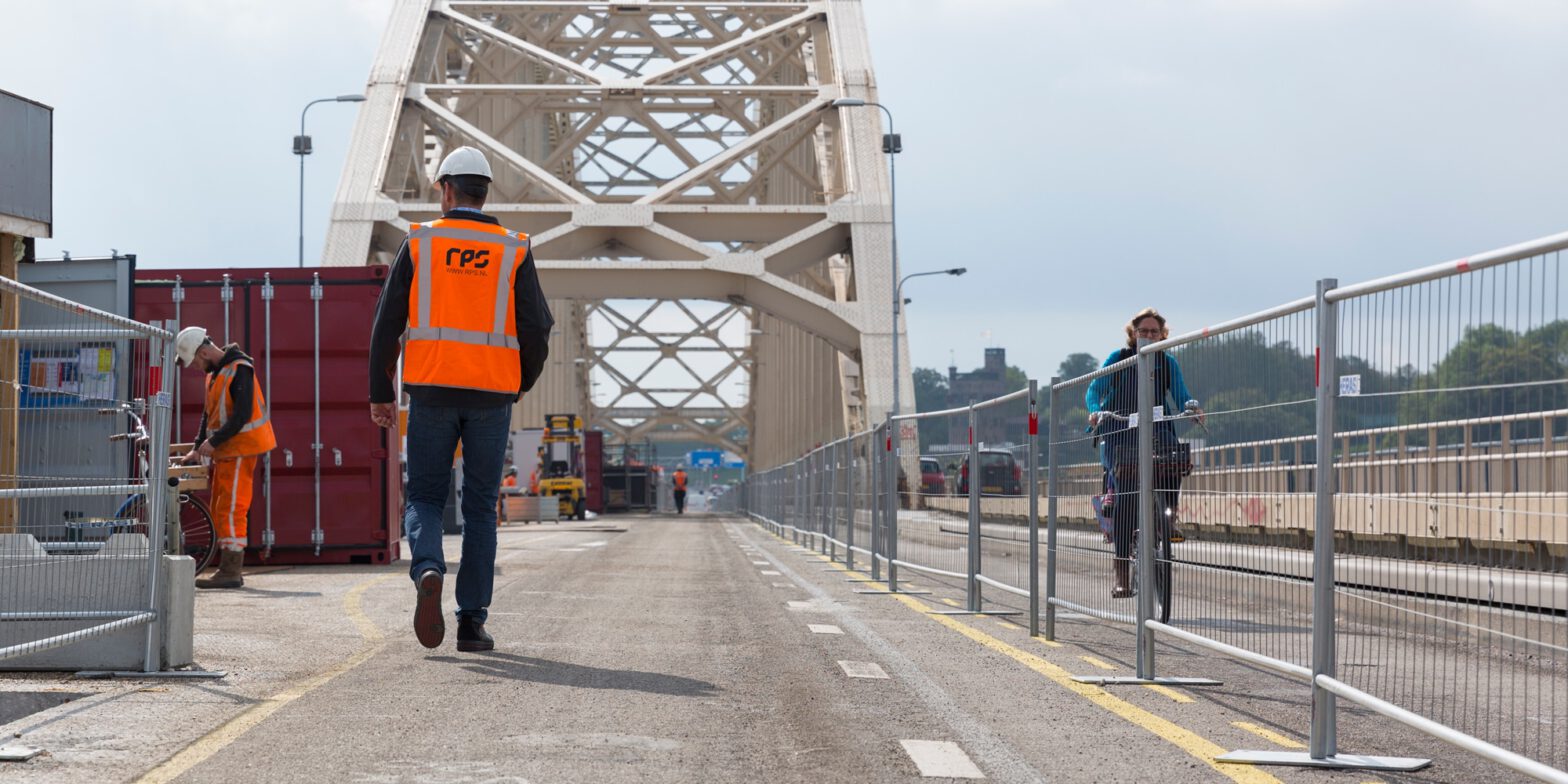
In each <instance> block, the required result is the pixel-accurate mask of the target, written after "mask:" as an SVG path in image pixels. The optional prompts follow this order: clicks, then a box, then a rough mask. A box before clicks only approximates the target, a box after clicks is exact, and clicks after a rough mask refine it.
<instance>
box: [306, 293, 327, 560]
mask: <svg viewBox="0 0 1568 784" xmlns="http://www.w3.org/2000/svg"><path fill="white" fill-rule="evenodd" d="M321 294H322V290H321V273H319V272H317V273H315V274H314V275H312V278H311V284H310V304H311V310H312V311H313V312H314V315H315V329H313V330H312V333H313V334H312V341H313V344H312V346H311V361H312V363H313V364H314V372H313V373H312V374H311V379H312V383H313V384H315V387H316V394H315V418H316V426H315V427H316V429H315V434H316V435H315V438H313V439H312V440H311V445H310V448H311V449H312V450H314V451H315V453H316V525H315V527H314V528H312V529H311V531H310V541H311V543H313V544H315V545H316V555H317V557H319V556H320V555H321V545H322V543H323V542H324V541H325V540H326V537H325V536H324V535H323V534H322V531H321Z"/></svg>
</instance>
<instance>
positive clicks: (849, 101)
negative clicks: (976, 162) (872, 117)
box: [832, 98, 967, 416]
mask: <svg viewBox="0 0 1568 784" xmlns="http://www.w3.org/2000/svg"><path fill="white" fill-rule="evenodd" d="M832 105H833V106H834V107H835V108H841V109H842V108H850V107H856V106H875V107H877V108H878V109H881V110H882V113H883V114H884V115H887V133H885V134H882V152H884V153H886V154H887V156H888V159H887V184H888V208H889V210H890V211H891V212H892V221H891V223H892V229H893V281H894V284H893V415H894V416H897V415H898V414H899V412H900V410H901V405H900V403H901V401H900V399H899V398H900V384H899V383H898V365H899V361H898V354H899V345H898V315H899V311H900V310H901V309H902V308H901V307H900V306H901V305H902V304H903V302H904V295H903V294H902V291H903V288H904V281H906V280H909V279H910V278H918V277H920V276H922V275H962V274H964V273H965V272H966V271H967V270H965V269H964V268H962V267H956V268H954V269H948V270H937V271H935V272H917V273H915V274H913V275H908V276H905V277H904V279H903V280H899V277H898V269H899V265H898V171H897V163H896V162H897V160H898V158H897V155H898V153H901V152H903V151H904V139H903V137H901V136H899V135H898V134H897V133H894V132H893V113H892V112H891V111H889V110H888V108H887V107H886V106H883V105H882V104H880V103H876V102H875V101H867V100H865V99H862V98H839V99H836V100H834V101H833V104H832Z"/></svg>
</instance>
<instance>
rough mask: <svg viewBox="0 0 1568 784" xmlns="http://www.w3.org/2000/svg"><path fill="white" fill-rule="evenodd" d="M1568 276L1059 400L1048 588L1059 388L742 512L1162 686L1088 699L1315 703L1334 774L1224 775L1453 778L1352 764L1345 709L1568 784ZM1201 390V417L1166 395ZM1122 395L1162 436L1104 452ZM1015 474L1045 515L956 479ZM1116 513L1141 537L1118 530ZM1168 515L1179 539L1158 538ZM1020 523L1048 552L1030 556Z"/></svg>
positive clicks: (1294, 325)
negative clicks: (1228, 692)
mask: <svg viewBox="0 0 1568 784" xmlns="http://www.w3.org/2000/svg"><path fill="white" fill-rule="evenodd" d="M1565 250H1568V233H1564V234H1559V235H1554V236H1551V237H1546V238H1543V239H1540V240H1536V241H1533V242H1528V243H1523V244H1520V245H1516V246H1512V247H1509V248H1504V249H1501V250H1498V251H1493V252H1489V253H1485V254H1481V255H1478V256H1472V257H1470V258H1468V259H1463V260H1459V261H1455V262H1449V263H1446V264H1440V265H1435V266H1432V267H1427V268H1423V269H1419V270H1415V271H1413V272H1410V273H1406V274H1403V275H1396V276H1391V277H1388V278H1382V279H1378V280H1374V281H1370V282H1367V283H1362V284H1357V285H1353V286H1339V285H1337V283H1336V282H1335V281H1333V280H1324V281H1320V282H1319V284H1318V286H1317V290H1316V292H1315V294H1314V295H1313V296H1312V297H1305V298H1302V299H1299V300H1295V301H1293V302H1288V303H1285V304H1283V305H1279V306H1277V307H1273V308H1269V309H1267V310H1264V311H1260V312H1258V313H1254V314H1252V315H1249V316H1244V317H1241V318H1237V319H1233V320H1231V321H1227V322H1224V323H1221V324H1217V325H1214V326H1211V327H1208V328H1205V329H1201V330H1196V331H1193V332H1189V333H1186V334H1180V335H1177V336H1174V337H1170V338H1166V339H1162V340H1160V341H1157V342H1153V343H1148V342H1144V343H1142V344H1140V345H1139V346H1138V347H1137V350H1136V351H1135V352H1133V355H1132V356H1129V357H1127V358H1125V359H1123V360H1121V361H1119V362H1115V363H1113V364H1111V365H1109V366H1107V367H1104V368H1101V369H1099V370H1096V371H1094V372H1091V373H1088V374H1085V375H1083V376H1080V377H1078V378H1074V379H1068V380H1059V379H1052V382H1051V385H1050V387H1049V388H1048V389H1047V390H1045V393H1046V395H1047V400H1046V407H1047V410H1048V411H1049V422H1048V425H1047V428H1046V434H1047V437H1046V442H1045V447H1046V449H1045V454H1046V459H1047V461H1048V468H1047V472H1046V485H1045V487H1044V488H1043V491H1044V496H1045V500H1046V521H1047V525H1046V531H1045V532H1044V536H1045V547H1044V554H1043V557H1044V571H1045V574H1044V575H1043V585H1041V584H1040V580H1039V578H1038V576H1037V572H1036V569H1037V568H1038V566H1037V564H1038V562H1039V554H1038V539H1039V536H1038V534H1037V532H1036V530H1035V526H1036V520H1037V506H1036V505H1037V501H1038V496H1039V494H1040V491H1041V490H1042V488H1040V486H1039V484H1038V479H1039V477H1038V472H1037V469H1036V466H1035V463H1036V461H1037V458H1038V450H1037V449H1036V446H1035V432H1036V428H1035V426H1034V422H1035V421H1036V419H1035V409H1036V402H1037V401H1036V395H1035V391H1034V388H1033V384H1032V383H1031V388H1030V390H1028V391H1027V392H1021V393H1014V394H1013V395H1008V396H1005V397H1003V398H998V399H997V400H992V401H985V402H983V403H978V404H975V405H973V406H968V407H964V408H959V409H952V410H948V411H936V412H927V413H919V414H910V415H905V416H900V417H896V418H892V419H890V420H888V421H886V422H884V423H882V424H881V425H879V426H878V427H876V428H874V429H873V430H871V431H867V432H865V433H860V434H857V435H855V436H852V437H850V438H847V439H843V440H841V441H838V442H834V443H833V444H828V445H825V446H823V447H821V448H819V449H817V450H813V451H812V452H811V453H810V454H808V455H806V456H803V457H802V458H801V459H799V460H797V461H795V462H793V463H790V464H788V465H785V466H779V467H777V468H774V469H771V470H768V471H763V472H760V473H756V474H753V475H752V476H751V477H749V478H748V479H747V481H746V483H745V486H744V488H743V489H742V491H741V493H740V503H741V504H742V507H743V511H744V512H745V513H746V514H748V515H750V516H751V517H752V518H754V519H755V520H757V521H758V522H759V523H761V524H763V525H766V526H768V527H769V528H771V529H772V530H774V531H775V532H777V533H779V534H781V535H787V536H792V537H794V538H795V540H796V541H797V542H801V543H803V544H808V545H810V546H813V547H817V548H819V549H821V550H822V551H823V552H825V553H826V554H828V555H829V557H830V558H834V559H835V560H840V561H842V562H843V563H844V565H845V566H848V567H853V566H854V564H855V557H856V555H857V554H861V555H864V556H866V557H867V558H868V559H869V567H870V572H871V580H873V581H877V582H884V581H885V582H886V585H887V590H898V589H899V588H900V584H899V570H900V569H904V570H908V571H915V572H919V573H921V574H923V575H925V576H927V577H930V578H932V579H937V580H950V581H953V582H954V584H961V585H962V587H963V590H964V592H965V596H966V598H967V600H968V601H967V603H966V605H965V606H964V609H963V610H961V611H959V612H964V613H973V612H980V611H982V610H983V608H984V606H985V604H987V603H990V604H1001V605H1002V606H1013V605H1011V604H1008V603H1009V602H1016V601H1017V600H1018V599H1019V598H1027V599H1028V601H1029V615H1030V618H1031V627H1030V630H1031V633H1035V632H1037V631H1038V632H1043V634H1044V636H1045V637H1046V638H1047V639H1055V637H1056V636H1057V632H1058V630H1059V626H1060V624H1061V623H1062V622H1063V621H1079V620H1098V621H1108V622H1111V623H1114V624H1124V625H1127V626H1130V627H1132V628H1133V629H1134V630H1135V632H1136V635H1137V638H1136V648H1137V670H1138V671H1137V677H1135V678H1121V679H1107V678H1088V677H1086V678H1084V680H1094V681H1095V682H1100V683H1151V682H1162V683H1171V682H1175V683H1182V684H1188V685H1190V684H1194V683H1202V682H1209V683H1212V682H1213V681H1206V679H1201V678H1167V677H1163V676H1159V675H1157V668H1156V660H1155V656H1154V653H1155V640H1156V638H1157V637H1163V638H1165V639H1166V640H1167V641H1169V642H1173V643H1180V644H1183V645H1188V646H1195V647H1199V648H1202V649H1205V650H1207V651H1210V652H1215V653H1220V654H1223V655H1225V656H1228V657H1231V658H1235V659H1238V660H1240V661H1243V662H1246V663H1248V664H1251V665H1253V666H1256V667H1259V668H1262V669H1265V670H1268V671H1271V672H1273V673H1276V674H1278V675H1280V676H1282V677H1286V678H1291V679H1299V680H1300V681H1302V682H1303V685H1304V686H1306V687H1307V690H1306V691H1304V692H1303V701H1304V702H1306V701H1310V703H1311V706H1312V718H1311V726H1310V728H1309V747H1308V750H1307V751H1306V752H1300V753H1297V752H1276V751H1237V752H1232V753H1229V754H1226V755H1222V756H1221V757H1219V758H1218V759H1219V760H1220V761H1224V762H1233V763H1251V764H1285V765H1298V766H1315V767H1329V768H1368V769H1382V770H1414V769H1417V768H1420V767H1423V766H1425V765H1427V764H1429V760H1425V759H1416V758H1400V757H1371V756H1362V755H1354V754H1343V753H1340V751H1339V748H1338V726H1337V718H1338V716H1339V713H1338V706H1337V703H1338V701H1340V700H1344V701H1349V702H1351V703H1354V704H1355V705H1357V706H1359V707H1361V708H1363V709H1365V710H1367V711H1370V712H1371V713H1372V714H1374V715H1377V716H1381V717H1384V718H1387V719H1391V720H1393V721H1396V722H1399V723H1402V724H1404V725H1406V726H1408V727H1411V728H1413V729H1415V730H1417V731H1420V732H1422V733H1425V734H1427V735H1430V736H1431V737H1433V738H1436V739H1439V740H1442V741H1444V742H1446V743H1449V744H1452V745H1454V746H1457V747H1459V748H1462V749H1465V750H1468V751H1471V752H1473V753H1476V754H1478V755H1480V756H1482V757H1484V758H1486V759H1488V760H1490V761H1492V762H1495V763H1497V764H1500V765H1502V766H1505V767H1507V768H1510V769H1512V770H1514V771H1518V772H1520V773H1523V774H1526V775H1528V776H1531V777H1534V778H1537V779H1540V780H1542V781H1549V782H1557V783H1558V784H1568V317H1565V314H1564V313H1563V300H1564V298H1565V297H1564V295H1565V291H1568V282H1565V280H1564V278H1563V272H1564V263H1563V261H1564V259H1563V256H1564V251H1565ZM1176 368H1180V369H1181V371H1182V374H1181V375H1182V378H1183V379H1184V381H1185V382H1186V383H1185V385H1186V386H1187V387H1188V388H1189V389H1190V393H1189V394H1190V395H1191V396H1192V397H1193V398H1195V399H1196V400H1199V401H1201V403H1202V406H1201V409H1196V410H1189V409H1187V408H1186V406H1185V401H1183V400H1177V399H1174V395H1173V394H1167V393H1168V392H1170V393H1174V390H1167V389H1166V388H1165V387H1164V386H1162V387H1161V388H1160V389H1158V390H1156V385H1155V384H1153V383H1145V382H1146V381H1152V380H1154V379H1164V378H1169V377H1172V376H1174V375H1175V369H1176ZM1118 376H1120V377H1122V378H1128V377H1131V378H1136V379H1139V380H1140V382H1139V383H1138V395H1137V398H1138V399H1137V401H1136V406H1135V409H1136V410H1135V411H1128V412H1127V417H1126V419H1125V420H1115V419H1113V420H1110V421H1109V422H1108V423H1107V422H1102V423H1100V424H1099V426H1098V427H1097V428H1096V429H1095V430H1094V432H1092V433H1091V432H1089V431H1087V430H1086V429H1085V424H1086V421H1087V419H1088V411H1087V400H1088V399H1089V398H1090V397H1092V395H1091V394H1090V393H1091V387H1093V386H1094V385H1096V384H1098V385H1099V386H1100V387H1101V388H1100V389H1098V390H1095V391H1096V393H1097V394H1101V395H1103V394H1104V391H1105V390H1104V388H1103V387H1104V386H1105V385H1107V384H1114V383H1120V382H1116V381H1114V379H1115V378H1116V377H1118ZM1243 376H1247V377H1248V378H1245V379H1244V378H1243ZM1260 378H1261V379H1263V381H1262V382H1260V381H1259V379H1260ZM1122 402H1123V405H1121V406H1118V408H1123V409H1126V408H1129V406H1128V405H1127V404H1126V401H1125V400H1124V401H1122ZM1025 404H1026V405H1027V414H1026V416H1027V419H1028V422H1029V426H1028V433H1029V438H1028V439H1027V441H1026V443H1025V445H1024V446H1023V447H1022V448H1021V450H1020V448H1019V447H1018V446H1017V445H1016V442H1014V443H1005V444H1004V443H1003V442H1007V441H1008V439H1006V438H1005V437H1004V438H1001V439H993V440H991V441H990V442H989V443H983V442H986V441H987V439H986V438H985V435H984V433H985V431H986V428H987V424H986V423H985V422H983V421H982V420H981V416H982V413H983V412H988V411H989V412H991V413H992V414H993V415H994V416H997V417H998V418H999V419H1000V420H1001V421H1002V424H1001V425H1000V427H1002V428H1003V429H1004V430H1003V432H1006V430H1005V428H1007V427H1008V426H1007V424H1006V421H1007V420H1010V419H1016V417H1015V415H1014V414H1012V413H1011V411H1010V409H1009V406H1021V405H1025ZM1135 422H1136V423H1146V424H1147V425H1148V426H1137V425H1135V424H1134V423H1135ZM977 426H979V428H980V431H979V432H981V434H982V435H981V436H980V437H976V435H975V434H976V432H977V430H976V428H977ZM938 433H940V434H941V435H940V437H938V436H937V435H936V434H938ZM958 433H962V434H963V435H964V438H963V441H962V443H961V444H960V443H959V439H958V438H956V437H953V436H954V435H955V434H958ZM1178 439H1179V441H1178ZM1097 441H1106V442H1109V443H1111V445H1112V447H1113V448H1114V447H1116V446H1118V445H1119V446H1121V447H1124V448H1129V449H1131V448H1134V447H1135V451H1136V462H1137V465H1136V469H1135V472H1134V474H1135V476H1136V477H1137V481H1136V485H1137V487H1136V488H1135V489H1134V488H1129V487H1125V486H1119V487H1117V488H1116V489H1115V491H1114V492H1110V491H1109V490H1110V489H1109V488H1107V487H1106V485H1105V479H1104V477H1105V468H1104V464H1105V463H1112V464H1115V463H1117V462H1123V463H1125V460H1126V458H1123V459H1122V460H1117V458H1116V455H1115V454H1112V453H1104V454H1102V452H1101V450H1100V448H1099V446H1098V445H1097V443H1096V442H1097ZM895 442H896V443H895ZM1182 442H1184V443H1185V446H1180V443H1182ZM923 447H924V448H923ZM1004 452H1005V453H1007V454H1009V455H1011V456H1012V459H1013V461H1014V462H1015V463H1016V462H1017V461H1018V460H1019V459H1020V458H1021V459H1022V460H1023V461H1024V463H1025V465H1026V467H1025V469H1020V472H1021V473H1022V472H1023V471H1027V478H1028V481H1027V484H1026V485H1025V487H1026V488H1027V489H1023V490H1021V492H1017V491H1013V490H1012V489H1011V488H1007V487H997V486H991V487H990V488H989V489H988V488H987V487H986V486H985V485H983V484H982V482H980V481H970V482H968V483H967V484H966V485H965V487H964V488H963V489H964V490H965V491H966V492H964V493H963V494H962V495H959V494H957V493H956V490H957V486H956V484H955V482H956V481H957V480H958V479H960V478H961V477H958V476H954V475H953V474H954V473H955V472H956V469H953V468H950V466H949V464H948V461H949V458H956V459H957V460H956V461H959V462H962V463H963V464H964V465H967V466H969V467H971V468H972V469H975V468H978V467H980V466H983V465H984V460H985V458H986V456H987V455H991V456H994V457H995V458H996V460H997V461H998V462H1005V461H1006V458H1005V457H1004V456H1003V453H1004ZM1156 452H1158V456H1157V455H1156ZM1102 457H1104V458H1106V459H1105V460H1104V461H1103V462H1102ZM927 460H934V461H935V465H934V466H933V465H930V464H928V463H927V462H926V461H927ZM1172 466H1176V467H1177V468H1176V469H1175V470H1178V471H1179V472H1187V471H1190V474H1189V475H1187V476H1186V477H1185V479H1184V480H1183V482H1182V484H1181V490H1180V494H1179V496H1172V495H1170V494H1169V493H1168V492H1167V487H1168V486H1166V485H1158V486H1157V484H1158V483H1159V482H1160V481H1162V480H1161V476H1163V475H1164V474H1165V473H1168V472H1169V471H1171V470H1173V469H1172ZM1189 466H1190V467H1189ZM931 468H934V469H936V470H935V471H931V470H924V469H931ZM937 473H941V475H942V476H943V484H942V486H941V487H940V489H939V488H938V486H937V485H936V483H935V475H936V474H937ZM927 475H930V479H929V480H928V479H927ZM1004 475H1005V474H1004ZM917 477H919V478H917ZM969 478H971V479H979V478H983V477H980V476H979V475H978V474H977V473H973V472H972V473H971V474H970V475H969ZM1107 500H1109V501H1110V502H1111V507H1112V509H1113V511H1114V510H1115V509H1120V510H1122V511H1121V512H1120V514H1121V515H1127V514H1128V511H1129V510H1132V509H1136V511H1137V514H1134V515H1130V516H1129V517H1117V516H1116V515H1115V514H1112V515H1108V516H1105V518H1104V520H1103V522H1102V517H1101V515H1100V514H1099V512H1101V511H1103V509H1104V505H1105V502H1106V501H1107ZM901 507H903V508H901ZM1167 508H1169V509H1170V510H1171V512H1172V517H1173V518H1174V519H1175V520H1178V521H1179V525H1177V526H1176V527H1175V530H1176V531H1178V532H1179V535H1177V536H1175V537H1172V536H1171V535H1170V534H1171V530H1170V529H1168V528H1166V527H1165V526H1163V525H1161V524H1160V523H1159V522H1157V521H1158V520H1161V519H1164V515H1165V510H1166V509H1167ZM1008 523H1012V524H1013V525H1014V526H1015V527H1016V526H1017V525H1018V524H1019V523H1023V524H1027V525H1028V533H1027V536H1026V538H1025V539H1023V540H1022V541H1019V540H1018V538H1017V537H1016V536H1011V535H1008V534H1007V524H1008ZM1133 530H1136V532H1137V534H1136V537H1133V536H1131V534H1132V531H1133ZM1134 538H1135V539H1136V547H1133V546H1132V543H1131V541H1129V540H1131V539H1134ZM1172 538H1176V539H1184V540H1185V541H1182V542H1180V543H1170V544H1167V542H1168V541H1169V540H1170V539H1172ZM859 542H864V543H866V544H867V545H868V546H869V549H864V548H863V547H862V546H861V545H859V544H857V543H859ZM1025 548H1027V551H1028V555H1027V556H1026V557H1027V558H1028V563H1027V567H1028V568H1027V569H1025V568H1021V567H1020V566H1018V565H1017V564H1018V562H1019V561H1021V560H1022V559H1021V558H1018V557H1017V556H1018V555H1019V554H1020V553H1021V552H1022V551H1023V550H1024V549H1025ZM1119 550H1120V551H1122V552H1123V553H1124V554H1125V555H1126V556H1129V557H1132V558H1133V560H1134V563H1133V564H1131V565H1130V566H1129V572H1128V575H1127V576H1128V579H1129V581H1132V582H1135V583H1136V587H1137V598H1136V600H1135V601H1127V600H1126V599H1118V598H1113V597H1112V596H1111V586H1112V584H1113V581H1114V580H1115V579H1116V572H1117V568H1116V566H1115V564H1116V561H1117V555H1118V551H1119ZM884 567H885V575H884ZM1026 574H1027V577H1025V575H1026ZM984 588H993V589H996V592H995V593H993V594H991V595H990V598H989V599H988V598H987V594H985V593H983V589H984ZM880 590H881V589H879V591H880ZM1041 620H1043V628H1041V627H1037V626H1036V622H1037V621H1041ZM1342 662H1344V663H1348V664H1355V665H1362V666H1355V667H1345V668H1342V667H1341V666H1340V665H1341V663H1342ZM1369 665H1375V666H1369ZM1342 670H1343V671H1342ZM1194 674H1197V673H1194Z"/></svg>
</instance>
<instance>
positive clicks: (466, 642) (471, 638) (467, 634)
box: [457, 618, 495, 653]
mask: <svg viewBox="0 0 1568 784" xmlns="http://www.w3.org/2000/svg"><path fill="white" fill-rule="evenodd" d="M457 649H458V650H459V651H463V652H465V653H472V652H474V651H489V650H494V649H495V638H494V637H491V636H490V634H489V632H486V631H485V625H484V624H482V623H480V622H478V621H470V620H468V619H467V618H459V619H458V621H457Z"/></svg>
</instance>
